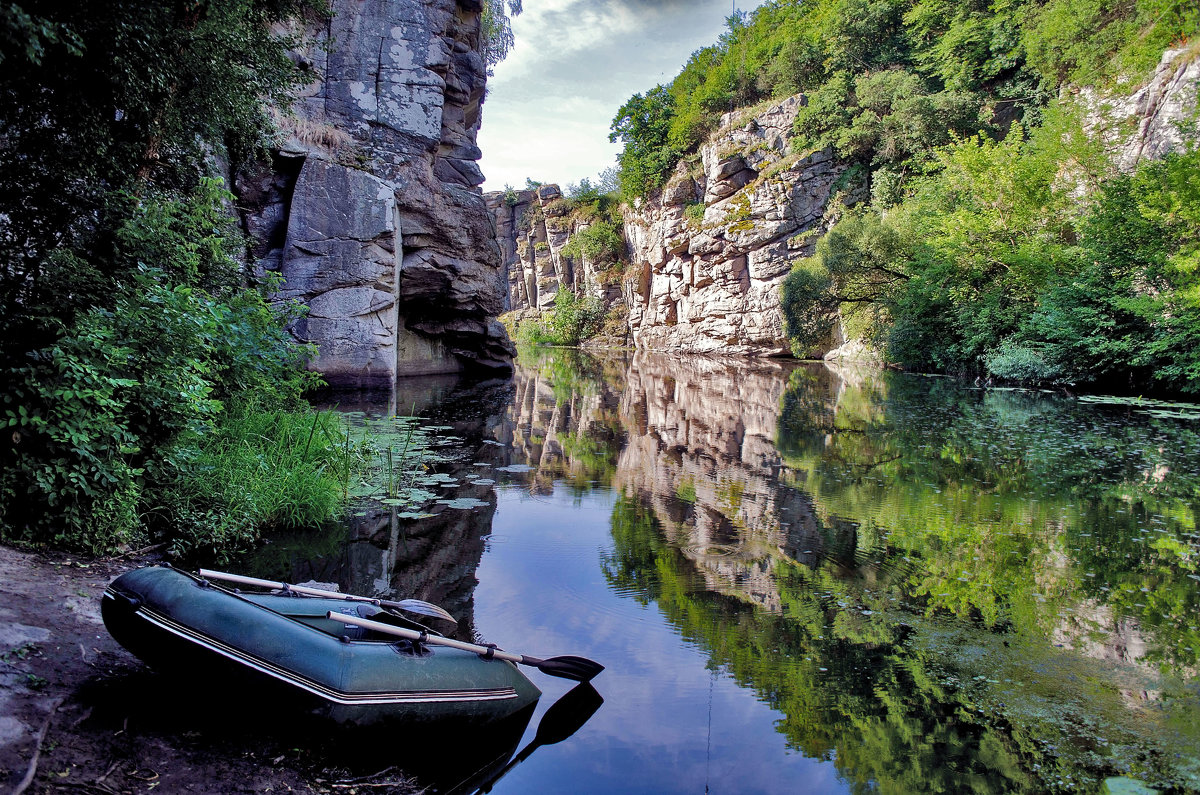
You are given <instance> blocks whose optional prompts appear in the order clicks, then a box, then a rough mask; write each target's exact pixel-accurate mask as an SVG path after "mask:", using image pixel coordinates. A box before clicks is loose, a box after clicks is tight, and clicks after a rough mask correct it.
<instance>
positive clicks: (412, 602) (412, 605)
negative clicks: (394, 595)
mask: <svg viewBox="0 0 1200 795" xmlns="http://www.w3.org/2000/svg"><path fill="white" fill-rule="evenodd" d="M387 604H388V606H389V607H393V606H394V607H397V608H399V609H400V610H404V611H407V612H409V613H419V614H420V615H423V616H434V617H435V618H440V619H443V620H444V621H449V622H450V623H451V624H457V623H458V621H456V620H455V619H454V616H452V615H450V614H449V613H447V612H446V611H445V610H443V609H442V608H441V607H439V606H437V605H435V604H433V603H432V602H423V601H421V600H420V599H401V600H400V601H398V602H388V603H387Z"/></svg>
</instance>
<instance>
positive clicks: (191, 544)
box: [164, 410, 363, 558]
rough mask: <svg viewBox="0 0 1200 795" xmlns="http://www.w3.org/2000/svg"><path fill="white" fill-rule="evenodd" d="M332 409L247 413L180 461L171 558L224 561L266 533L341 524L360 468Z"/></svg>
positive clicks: (185, 451)
mask: <svg viewBox="0 0 1200 795" xmlns="http://www.w3.org/2000/svg"><path fill="white" fill-rule="evenodd" d="M362 459H363V452H362V445H361V444H356V443H354V442H352V441H351V439H350V434H349V431H348V429H347V427H346V426H345V424H344V423H343V421H342V419H341V418H340V417H339V416H338V415H337V414H336V413H334V412H332V411H320V412H318V411H312V410H299V411H262V410H257V411H245V412H241V413H238V414H235V415H231V416H227V417H225V418H224V419H223V421H222V422H221V424H219V425H218V426H216V427H215V428H213V429H211V430H210V431H209V432H208V433H206V434H203V435H202V436H199V437H198V438H197V439H196V440H195V444H194V445H189V446H184V447H181V448H180V450H179V451H178V453H177V455H176V456H175V459H174V460H175V464H176V466H177V468H178V477H176V478H174V482H173V487H172V488H171V489H170V490H169V497H168V504H166V505H164V510H165V511H166V513H167V516H168V517H169V519H170V520H171V521H173V522H174V523H175V525H176V526H175V527H173V528H171V529H170V530H168V533H167V535H168V537H172V538H173V539H174V540H173V542H172V552H173V553H175V554H178V555H193V554H199V555H204V556H215V557H217V558H227V557H229V556H230V555H232V554H236V553H237V552H239V551H243V550H245V549H248V548H249V547H250V546H251V545H252V544H254V543H255V542H256V541H257V540H258V538H259V536H260V534H261V533H262V532H263V531H265V530H278V529H287V528H303V527H315V526H318V525H320V524H322V523H324V522H327V521H330V520H332V519H336V518H339V517H340V516H341V513H342V511H343V509H344V506H345V505H346V501H347V499H348V497H349V491H350V486H349V484H350V482H351V480H352V478H353V477H354V476H355V473H356V472H357V471H358V470H359V469H360V467H361V466H362Z"/></svg>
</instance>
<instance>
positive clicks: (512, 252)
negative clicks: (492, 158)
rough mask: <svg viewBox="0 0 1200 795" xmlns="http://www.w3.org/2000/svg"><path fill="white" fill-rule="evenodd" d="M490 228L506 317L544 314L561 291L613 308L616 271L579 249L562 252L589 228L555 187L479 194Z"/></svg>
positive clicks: (618, 296) (618, 299) (618, 298)
mask: <svg viewBox="0 0 1200 795" xmlns="http://www.w3.org/2000/svg"><path fill="white" fill-rule="evenodd" d="M484 200H485V201H486V202H487V208H488V212H489V213H490V214H491V216H492V219H493V221H494V223H495V225H496V239H497V241H498V242H499V244H500V250H501V258H502V260H503V263H504V270H505V272H506V273H507V282H508V303H507V305H506V307H505V309H506V311H522V310H527V309H533V310H547V309H549V308H550V307H552V306H554V299H555V297H556V296H557V295H558V291H559V290H560V289H562V288H563V287H566V288H567V289H569V290H573V291H574V292H576V293H581V292H588V293H590V294H592V295H595V296H596V297H598V298H599V299H600V300H601V301H603V302H604V304H605V306H608V307H613V306H619V305H620V302H621V297H622V295H621V287H620V283H619V270H614V268H613V263H611V262H601V261H598V260H595V259H593V258H591V257H589V256H588V254H587V251H586V250H583V249H580V250H579V251H578V252H577V253H574V254H573V255H572V254H571V253H569V250H568V249H567V246H568V244H569V243H570V242H571V240H572V238H574V237H575V235H577V234H579V233H580V232H582V231H583V230H584V229H586V228H587V227H588V226H589V225H590V223H591V222H590V221H589V220H587V219H586V218H582V217H579V216H578V215H577V214H576V213H574V212H572V208H573V205H572V202H571V201H569V200H568V199H565V198H564V197H563V195H562V191H561V190H560V189H559V187H558V185H553V184H550V185H539V186H538V187H537V188H531V189H528V190H520V191H517V190H510V191H493V192H491V193H485V194H484Z"/></svg>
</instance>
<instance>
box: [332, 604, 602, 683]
mask: <svg viewBox="0 0 1200 795" xmlns="http://www.w3.org/2000/svg"><path fill="white" fill-rule="evenodd" d="M325 617H326V618H332V619H335V620H337V621H341V622H342V623H344V624H351V625H353V626H356V627H362V628H363V629H373V630H375V631H376V632H382V633H384V634H386V635H395V636H396V637H398V638H408V639H409V640H415V641H419V642H421V643H433V644H435V645H438V646H449V647H450V648H452V649H462V650H463V651H473V652H475V653H476V654H478V655H479V656H480V657H483V658H484V659H487V660H490V659H492V658H493V657H494V658H496V659H498V660H508V661H509V662H514V663H519V664H521V665H532V666H533V667H534V668H537V669H538V670H539V671H541V672H542V673H544V674H550V676H558V677H561V678H563V679H574V680H575V681H576V682H590V681H591V680H592V678H593V677H594V676H596V674H598V673H600V672H601V671H603V670H604V666H603V665H601V664H600V663H598V662H594V661H592V660H589V659H587V658H586V657H574V656H569V655H568V656H565V657H550V658H548V659H545V660H543V659H541V658H539V657H530V656H529V655H528V654H513V653H511V652H507V651H501V650H500V649H497V648H495V647H492V646H480V645H478V644H475V643H467V642H465V641H461V640H454V639H453V638H446V637H442V636H441V635H430V634H429V633H428V632H417V631H415V630H411V629H404V628H403V627H393V626H392V625H391V624H381V623H379V622H378V621H371V620H370V619H366V618H359V617H358V616H347V615H343V614H342V613H334V612H333V611H330V612H329V613H327V614H326V615H325Z"/></svg>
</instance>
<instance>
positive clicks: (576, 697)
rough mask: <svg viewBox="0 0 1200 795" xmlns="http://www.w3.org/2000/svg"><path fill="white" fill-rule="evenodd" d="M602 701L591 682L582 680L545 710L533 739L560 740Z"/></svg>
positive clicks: (588, 716) (586, 718) (579, 724)
mask: <svg viewBox="0 0 1200 795" xmlns="http://www.w3.org/2000/svg"><path fill="white" fill-rule="evenodd" d="M603 703H604V698H603V697H602V696H601V695H600V694H599V693H597V692H596V688H594V687H592V686H591V684H589V683H587V682H582V683H580V684H577V685H575V686H574V687H573V688H571V691H570V692H569V693H567V694H566V695H565V696H563V697H562V698H560V699H559V700H558V701H555V702H554V703H553V704H551V705H550V709H548V710H546V714H545V715H543V716H542V721H541V723H539V724H538V728H537V734H536V735H535V736H534V738H533V739H534V741H535V742H536V743H537V744H539V745H553V744H554V743H559V742H562V741H563V740H565V739H567V738H568V737H570V736H571V735H572V734H574V733H575V732H577V731H579V729H580V728H582V726H583V724H585V723H587V722H588V720H589V719H590V718H591V717H592V715H595V714H596V710H598V709H600V706H601V705H602V704H603Z"/></svg>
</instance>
